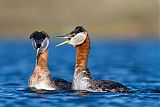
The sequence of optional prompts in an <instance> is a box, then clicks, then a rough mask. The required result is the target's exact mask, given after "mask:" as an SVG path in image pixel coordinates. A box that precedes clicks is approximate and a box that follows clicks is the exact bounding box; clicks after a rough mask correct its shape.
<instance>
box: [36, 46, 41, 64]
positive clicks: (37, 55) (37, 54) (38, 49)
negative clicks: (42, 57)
mask: <svg viewBox="0 0 160 107" xmlns="http://www.w3.org/2000/svg"><path fill="white" fill-rule="evenodd" d="M39 52H40V48H37V49H36V57H37V58H36V64H38V57H39Z"/></svg>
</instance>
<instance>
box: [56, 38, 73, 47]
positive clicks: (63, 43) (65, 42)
mask: <svg viewBox="0 0 160 107" xmlns="http://www.w3.org/2000/svg"><path fill="white" fill-rule="evenodd" d="M69 42H70V41H69V40H67V41H64V42H62V43H60V44H58V45H56V47H57V46H61V45H65V44H69Z"/></svg>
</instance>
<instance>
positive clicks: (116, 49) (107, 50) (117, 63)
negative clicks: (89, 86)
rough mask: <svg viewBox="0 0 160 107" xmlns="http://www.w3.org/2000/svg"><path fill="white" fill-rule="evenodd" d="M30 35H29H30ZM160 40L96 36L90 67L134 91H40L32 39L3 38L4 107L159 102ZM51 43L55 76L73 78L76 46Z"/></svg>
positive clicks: (0, 77)
mask: <svg viewBox="0 0 160 107" xmlns="http://www.w3.org/2000/svg"><path fill="white" fill-rule="evenodd" d="M27 39H28V38H27ZM159 45H160V44H159V43H158V41H157V40H156V39H140V40H136V39H135V40H125V41H124V40H120V39H117V40H111V39H106V40H95V39H92V44H91V52H90V55H89V68H90V71H91V73H92V75H93V76H94V78H95V79H105V80H113V81H118V82H120V83H123V84H125V85H126V86H128V87H129V88H131V89H133V90H135V91H136V93H132V94H117V93H82V92H75V91H52V92H48V93H45V94H36V93H32V92H30V91H29V90H28V87H27V81H28V78H29V76H30V75H31V73H32V70H33V67H34V63H35V53H34V50H33V48H32V46H31V42H30V41H25V42H24V41H17V42H13V41H6V40H2V42H1V43H0V107H11V106H16V107H20V106H23V107H28V106H46V107H54V106H60V107H63V106H67V107H75V106H78V107H97V106H102V107H111V106H113V107H138V106H142V107H144V106H146V107H159V106H160V49H159ZM54 46H55V43H54V40H53V41H51V43H50V47H49V63H48V65H49V69H50V70H51V71H52V77H59V78H63V79H66V80H68V81H71V80H72V75H73V70H74V61H75V49H74V48H73V47H72V46H69V45H66V46H61V47H56V48H55V47H54Z"/></svg>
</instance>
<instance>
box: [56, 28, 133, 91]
mask: <svg viewBox="0 0 160 107" xmlns="http://www.w3.org/2000/svg"><path fill="white" fill-rule="evenodd" d="M58 37H60V38H67V39H68V40H67V41H65V42H63V43H61V44H59V45H57V46H60V45H63V44H71V45H73V46H74V47H75V48H76V64H75V72H74V76H73V81H72V89H73V90H85V91H90V92H119V93H130V92H132V90H131V89H129V88H127V87H126V86H124V85H122V84H121V83H118V82H114V81H108V80H94V79H93V77H92V75H91V74H90V72H89V69H88V68H87V62H88V54H89V50H90V39H89V35H88V32H87V31H86V30H85V29H84V28H83V27H82V26H77V27H76V28H75V30H74V31H72V32H71V33H69V34H67V35H65V36H58Z"/></svg>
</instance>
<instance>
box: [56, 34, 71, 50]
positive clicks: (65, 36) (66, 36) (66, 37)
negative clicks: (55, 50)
mask: <svg viewBox="0 0 160 107" xmlns="http://www.w3.org/2000/svg"><path fill="white" fill-rule="evenodd" d="M56 37H57V38H65V39H71V36H70V34H67V35H64V36H56ZM69 43H70V40H67V41H64V42H62V43H60V44H58V45H56V47H57V46H61V45H65V44H69Z"/></svg>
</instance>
